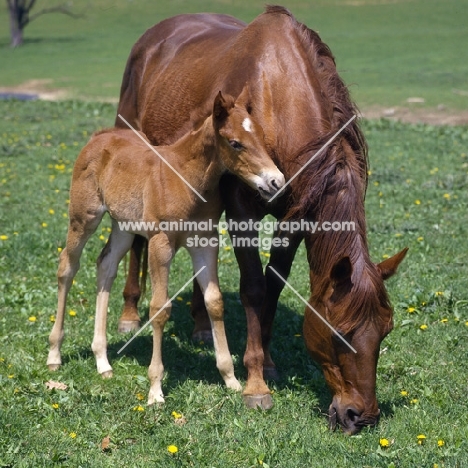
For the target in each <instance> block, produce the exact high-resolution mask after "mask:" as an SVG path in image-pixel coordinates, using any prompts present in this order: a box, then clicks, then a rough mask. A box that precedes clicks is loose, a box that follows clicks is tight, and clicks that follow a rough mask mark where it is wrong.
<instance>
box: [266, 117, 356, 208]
mask: <svg viewBox="0 0 468 468" xmlns="http://www.w3.org/2000/svg"><path fill="white" fill-rule="evenodd" d="M355 118H356V115H353V116H352V117H351V118H350V119H349V120H348V121H347V122H346V123H345V124H344V125H343V126H342V127H341V128H340V129H339V130H338V131H337V132H336V133H335V134H334V135H333V136H332V137H331V138H330V139H329V140H328V141H327V142H326V143H325V144H324V145H323V146H322V147H321V148H320V149H319V150H318V151H317V152H316V153H315V154H314V155H313V156H312V157H311V158H310V159H309V160H308V161H307V162H306V163H305V164H304V165H303V166H302V167H301V168H300V169H299V170H298V171H297V172H296V173H295V174H294V175H293V176H292V177H291V178H290V179H289V180H288V181H287V182H286V183H285V184H284V185H283V186H282V187H281V188H280V189H279V190H278V191H277V192H276V193H275V194H274V195H273V196H272V197H271V198H270V199H269V200H268V203H270V202H272V201H273V200H274V199H275V198H276V197H277V196H278V195H279V194H280V193H281V192H282V191H283V190H284V189H285V188H286V187H287V186H288V185H289V184H290V183H291V182H292V181H293V180H294V179H295V178H296V177H297V176H298V175H299V174H300V173H301V172H302V171H303V170H304V169H305V168H306V167H307V166H308V165H309V164H310V163H311V162H312V161H313V160H314V159H315V158H316V157H317V156H318V155H319V154H321V153H323V152H324V151H325V149H326V148H327V146H328V145H329V144H330V143H331V142H332V141H333V140H334V139H335V138H336V137H337V136H338V135H339V134H340V133H341V132H342V131H343V130H344V129H345V128H346V127H347V126H348V125H349V124H350V123H351V122H352V121H353V120H354V119H355Z"/></svg>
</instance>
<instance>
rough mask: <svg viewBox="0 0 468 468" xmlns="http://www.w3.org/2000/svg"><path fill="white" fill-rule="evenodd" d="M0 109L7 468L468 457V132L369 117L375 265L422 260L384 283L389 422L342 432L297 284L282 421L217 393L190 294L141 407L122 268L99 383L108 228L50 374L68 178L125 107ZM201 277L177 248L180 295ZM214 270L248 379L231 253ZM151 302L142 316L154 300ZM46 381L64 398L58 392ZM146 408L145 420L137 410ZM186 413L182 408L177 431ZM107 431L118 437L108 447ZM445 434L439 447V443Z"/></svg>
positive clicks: (299, 263) (286, 299)
mask: <svg viewBox="0 0 468 468" xmlns="http://www.w3.org/2000/svg"><path fill="white" fill-rule="evenodd" d="M0 112H1V114H2V115H3V119H2V121H1V122H0V149H1V156H0V200H1V202H0V236H1V237H0V466H5V467H13V466H14V467H26V466H27V467H36V466H45V467H50V466H70V467H78V466H83V467H87V466H89V467H93V468H94V467H115V466H131V467H133V466H135V467H147V466H156V467H164V468H165V467H172V466H173V467H176V466H178V467H179V466H187V467H189V466H195V467H229V468H231V467H235V468H237V467H239V468H244V467H250V466H260V461H262V462H263V466H266V465H268V466H269V467H281V468H283V467H288V468H289V467H291V468H294V467H324V466H340V467H341V466H342V467H385V468H389V467H402V468H406V467H411V466H418V467H433V466H434V464H437V465H438V466H439V467H463V466H466V465H467V464H468V456H467V455H466V454H467V451H468V444H467V437H468V430H467V428H468V414H467V412H466V388H467V387H466V361H467V357H468V356H467V354H468V353H467V347H466V343H467V336H468V325H467V324H468V297H467V294H466V276H467V269H466V265H467V264H468V259H467V252H468V241H467V239H468V236H467V232H466V231H467V226H466V223H465V222H464V220H465V219H466V212H467V197H468V195H467V193H468V191H467V182H468V152H467V146H468V145H467V143H468V129H467V128H463V127H430V126H422V125H419V126H410V125H403V124H399V123H392V122H387V121H374V122H364V130H365V133H366V136H367V138H368V141H369V145H370V157H371V171H372V173H371V175H370V182H369V189H368V196H367V221H368V227H369V235H370V246H371V254H372V257H373V259H374V260H375V261H380V260H381V259H382V258H384V256H385V255H392V254H393V253H395V252H396V251H398V250H399V249H401V248H403V247H405V246H409V247H410V251H409V254H408V257H407V259H406V260H405V261H404V263H403V265H402V266H401V269H400V271H399V273H398V275H397V276H396V277H395V278H394V279H391V280H390V281H389V283H388V287H389V292H390V296H391V299H392V302H393V304H394V305H395V330H394V331H393V332H392V333H391V334H390V335H389V336H388V337H387V338H386V340H385V341H384V343H383V346H382V355H381V359H380V361H379V366H378V382H377V386H378V389H377V394H378V399H379V402H380V405H381V409H382V418H381V421H380V424H379V425H378V426H377V428H375V429H365V430H364V431H363V432H362V433H361V434H359V435H358V436H354V437H347V436H345V435H343V434H342V433H341V432H335V433H331V432H329V431H328V429H327V423H326V417H325V414H324V413H326V409H327V406H328V404H329V402H330V395H329V392H328V390H327V387H326V384H325V381H324V379H323V376H322V374H321V372H320V370H319V369H318V368H317V366H316V365H315V364H314V363H313V362H312V361H311V360H310V358H309V357H308V356H307V354H306V352H305V349H304V345H303V342H302V339H301V337H300V336H295V335H297V334H300V333H301V326H302V311H303V305H302V304H301V303H300V302H299V301H298V299H297V298H296V297H295V296H294V295H293V294H292V293H291V292H289V291H288V290H285V291H284V292H283V294H282V296H281V300H280V306H279V312H278V316H277V321H276V326H275V335H274V341H273V357H274V359H275V360H276V363H277V365H278V368H279V370H280V372H281V379H280V380H279V381H278V382H275V383H271V388H272V389H273V390H274V401H275V406H274V407H273V409H272V410H270V411H267V412H262V411H252V410H248V409H246V408H245V407H244V406H243V403H242V398H241V396H240V395H238V394H235V393H232V392H231V391H228V390H227V389H225V387H224V386H223V384H222V380H221V378H220V376H219V374H218V372H217V370H216V367H215V360H214V355H213V351H212V350H211V349H210V348H209V347H207V346H205V345H203V344H198V343H192V342H191V341H190V334H191V330H192V321H191V319H190V316H189V306H188V305H187V301H189V300H190V291H186V292H184V293H183V294H182V296H181V298H182V300H181V301H179V300H178V301H175V304H174V309H173V316H172V318H171V320H170V321H169V323H168V327H167V331H166V335H165V340H164V345H163V356H164V362H165V366H166V371H167V375H166V377H165V380H164V384H163V385H164V391H165V394H166V404H165V405H164V406H161V407H157V406H156V407H153V408H149V407H146V405H145V400H139V397H140V394H141V395H143V397H144V399H146V395H147V392H148V388H149V384H148V380H147V377H146V372H147V367H148V364H149V361H150V357H151V351H150V348H151V336H150V333H149V331H148V332H145V333H143V334H142V336H140V337H139V338H137V339H136V340H135V342H134V344H132V345H131V346H130V347H129V348H128V350H127V351H126V352H125V353H124V355H118V354H117V350H118V349H119V348H120V347H121V346H122V345H123V343H124V342H125V340H126V338H125V337H122V336H120V335H118V334H117V333H116V328H117V318H118V315H119V311H120V308H121V304H122V300H121V291H122V287H123V281H124V272H123V266H122V267H121V271H120V273H119V276H118V278H117V281H116V284H115V286H114V290H113V295H112V297H111V303H110V310H111V313H110V316H109V322H110V323H109V326H108V339H109V347H110V353H109V354H110V360H111V363H112V364H113V367H114V371H115V372H114V374H115V377H114V378H113V379H111V380H106V381H104V380H102V379H101V378H100V377H99V376H98V374H97V372H96V369H95V363H94V357H93V355H92V353H91V351H90V343H91V340H92V333H93V320H92V317H93V315H94V300H95V260H96V257H97V255H98V253H99V251H100V249H101V248H102V246H103V245H104V240H105V238H106V237H107V235H108V232H107V227H108V226H109V222H108V220H106V222H105V223H104V225H103V228H102V229H103V230H99V231H98V232H97V233H96V234H95V235H94V236H93V238H92V239H91V240H90V242H89V243H88V246H87V248H86V250H85V252H84V255H83V257H82V262H81V265H82V266H81V270H80V271H79V273H78V275H77V277H76V283H75V285H74V287H73V288H72V291H71V293H70V296H69V306H68V308H69V310H74V311H76V316H74V317H71V316H67V317H66V319H67V320H66V323H65V328H66V334H67V335H66V340H65V342H64V346H63V357H64V364H63V366H62V368H61V369H60V370H59V371H58V372H57V373H53V374H52V373H49V372H48V370H47V367H46V364H45V362H46V356H47V348H48V340H47V338H48V334H49V332H50V329H51V326H52V323H51V321H50V316H53V315H54V313H55V307H56V304H55V302H56V280H55V272H56V268H57V260H58V249H59V248H61V247H63V246H64V242H65V236H66V229H67V220H66V218H65V217H64V215H65V214H66V212H67V198H68V188H69V183H70V171H71V169H72V166H73V161H74V160H75V158H76V156H77V153H78V151H79V149H80V148H81V147H82V146H83V145H84V144H85V142H86V141H87V139H88V137H89V135H90V134H91V132H93V131H94V130H96V129H98V128H100V127H103V126H108V125H110V124H111V123H112V121H113V118H114V115H115V106H114V105H111V104H99V103H84V102H79V101H66V102H62V103H50V102H16V101H3V102H0ZM417 200H418V201H419V203H418V202H417ZM51 210H52V211H51ZM100 236H102V237H103V238H104V240H103V239H100ZM262 258H263V259H264V261H266V259H265V257H262ZM190 271H191V267H190V264H189V259H188V255H187V254H186V253H185V252H180V253H179V254H178V255H177V257H176V261H175V264H174V266H173V268H172V272H171V283H170V293H171V294H173V293H174V292H175V291H177V290H178V289H179V288H180V287H181V286H182V285H183V284H184V282H185V281H186V280H187V279H188V275H189V272H190ZM307 273H308V272H307V265H306V262H305V254H304V252H303V251H302V250H301V252H299V253H298V255H297V258H296V260H295V263H294V266H293V270H292V273H291V276H290V282H291V283H292V284H293V285H294V286H295V287H296V288H297V289H298V291H299V292H300V293H301V294H303V295H304V296H307V295H308V275H307ZM220 278H221V287H222V291H223V294H224V298H225V304H226V310H227V312H226V323H227V333H228V340H229V343H230V347H231V352H232V353H233V355H234V360H235V367H236V374H237V376H238V377H239V378H240V380H241V381H242V382H245V377H246V373H245V370H244V368H243V366H242V355H243V351H244V348H245V339H246V337H245V333H246V327H245V318H244V312H243V310H242V307H241V305H240V303H239V297H238V269H237V266H236V263H235V259H234V256H233V252H232V250H223V251H222V252H221V257H220ZM142 309H143V311H144V313H145V314H147V313H148V297H146V298H145V300H144V301H143V305H142ZM413 309H414V311H413ZM410 311H412V312H410ZM31 317H35V319H36V320H35V321H30V318H31ZM421 325H427V328H426V329H424V330H423V329H421ZM127 338H128V337H127ZM49 379H53V380H55V381H60V382H63V383H65V384H67V385H68V389H67V390H47V389H46V387H45V382H47V381H48V380H49ZM402 391H406V392H407V395H406V396H405V395H402V394H401V392H402ZM53 405H55V406H57V405H58V407H55V408H54V406H53ZM140 405H141V407H142V409H143V410H144V411H138V409H136V408H138V406H140ZM174 411H176V412H178V413H180V414H182V415H183V418H184V419H182V424H178V423H177V421H176V420H175V418H174V417H173V416H172V413H173V412H174ZM75 434H76V437H72V436H73V435H75ZM420 434H424V435H425V436H426V437H427V438H426V440H425V443H424V444H423V445H418V443H417V436H418V435H420ZM106 436H109V437H110V445H109V448H108V450H106V451H102V450H101V441H102V439H103V438H104V437H106ZM381 438H386V439H388V440H389V441H390V447H389V448H387V449H382V448H380V446H379V439H381ZM438 440H443V441H444V445H443V446H442V447H438ZM171 444H173V445H176V446H177V447H178V453H177V454H176V455H171V454H170V453H169V452H168V451H167V447H168V446H169V445H171Z"/></svg>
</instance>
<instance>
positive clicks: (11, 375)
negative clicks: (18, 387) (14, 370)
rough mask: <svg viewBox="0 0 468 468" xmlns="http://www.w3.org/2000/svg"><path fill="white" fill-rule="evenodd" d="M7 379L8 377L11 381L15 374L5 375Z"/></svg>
mask: <svg viewBox="0 0 468 468" xmlns="http://www.w3.org/2000/svg"><path fill="white" fill-rule="evenodd" d="M7 377H8V378H9V379H13V378H14V377H15V374H9V375H7Z"/></svg>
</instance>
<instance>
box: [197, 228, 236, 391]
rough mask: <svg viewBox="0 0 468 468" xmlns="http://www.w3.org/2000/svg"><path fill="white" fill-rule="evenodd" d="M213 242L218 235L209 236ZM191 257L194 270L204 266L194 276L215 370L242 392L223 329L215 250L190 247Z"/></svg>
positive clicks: (222, 306)
mask: <svg viewBox="0 0 468 468" xmlns="http://www.w3.org/2000/svg"><path fill="white" fill-rule="evenodd" d="M212 239H214V240H215V241H216V242H217V241H218V237H217V235H215V236H214V237H212ZM188 250H189V252H190V256H191V257H192V262H193V268H194V270H195V271H199V270H200V269H201V268H202V267H205V268H204V269H203V270H202V271H201V272H200V273H199V274H198V276H197V278H196V279H197V281H198V284H199V285H200V288H201V291H202V292H203V297H204V301H205V305H206V310H207V311H208V315H209V320H210V323H211V329H212V334H213V345H214V349H215V354H216V367H217V368H218V370H219V372H220V374H221V377H222V378H223V380H224V382H225V384H226V387H228V388H232V389H233V390H237V391H240V390H242V386H241V384H240V383H239V382H238V380H237V379H236V377H235V375H234V364H233V362H232V356H231V353H230V351H229V346H228V342H227V338H226V330H225V327H224V304H223V296H222V294H221V291H220V289H219V280H218V247H217V246H216V247H213V246H208V247H205V248H200V247H196V248H189V249H188Z"/></svg>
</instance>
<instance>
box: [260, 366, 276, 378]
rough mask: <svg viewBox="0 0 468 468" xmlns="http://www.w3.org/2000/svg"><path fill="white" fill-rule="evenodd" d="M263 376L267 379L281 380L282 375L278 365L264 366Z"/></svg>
mask: <svg viewBox="0 0 468 468" xmlns="http://www.w3.org/2000/svg"><path fill="white" fill-rule="evenodd" d="M263 378H264V379H265V380H279V378H280V376H279V373H278V371H277V370H276V367H264V368H263Z"/></svg>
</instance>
